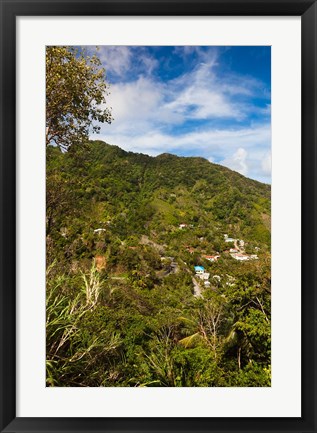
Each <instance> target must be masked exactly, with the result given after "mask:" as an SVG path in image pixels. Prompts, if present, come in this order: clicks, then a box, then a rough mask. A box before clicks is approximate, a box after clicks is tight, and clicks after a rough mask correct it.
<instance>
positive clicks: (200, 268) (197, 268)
mask: <svg viewBox="0 0 317 433" xmlns="http://www.w3.org/2000/svg"><path fill="white" fill-rule="evenodd" d="M194 269H195V272H196V275H199V274H203V273H204V272H205V268H204V267H203V266H194Z"/></svg>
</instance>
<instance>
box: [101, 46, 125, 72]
mask: <svg viewBox="0 0 317 433" xmlns="http://www.w3.org/2000/svg"><path fill="white" fill-rule="evenodd" d="M99 57H100V60H101V62H102V63H103V65H104V66H105V68H106V72H107V71H111V72H114V73H115V74H117V75H119V76H123V75H125V74H126V72H127V71H128V70H129V68H130V66H131V58H132V52H131V49H130V48H129V47H126V46H103V47H101V48H100V51H99Z"/></svg>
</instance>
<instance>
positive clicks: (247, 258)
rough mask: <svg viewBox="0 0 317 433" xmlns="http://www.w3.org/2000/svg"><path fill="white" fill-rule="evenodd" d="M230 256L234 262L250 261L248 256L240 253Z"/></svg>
mask: <svg viewBox="0 0 317 433" xmlns="http://www.w3.org/2000/svg"><path fill="white" fill-rule="evenodd" d="M230 255H231V257H232V258H233V259H236V260H240V261H246V260H250V257H249V256H246V255H245V254H242V253H231V254H230Z"/></svg>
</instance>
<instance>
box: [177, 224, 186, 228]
mask: <svg viewBox="0 0 317 433" xmlns="http://www.w3.org/2000/svg"><path fill="white" fill-rule="evenodd" d="M186 227H187V224H185V223H182V224H180V225H179V228H180V229H185V228H186Z"/></svg>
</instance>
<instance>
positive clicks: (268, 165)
mask: <svg viewBox="0 0 317 433" xmlns="http://www.w3.org/2000/svg"><path fill="white" fill-rule="evenodd" d="M261 166H262V170H263V174H264V175H266V176H270V175H271V170H272V156H271V153H267V154H266V155H265V157H264V159H263V160H262V164H261Z"/></svg>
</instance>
